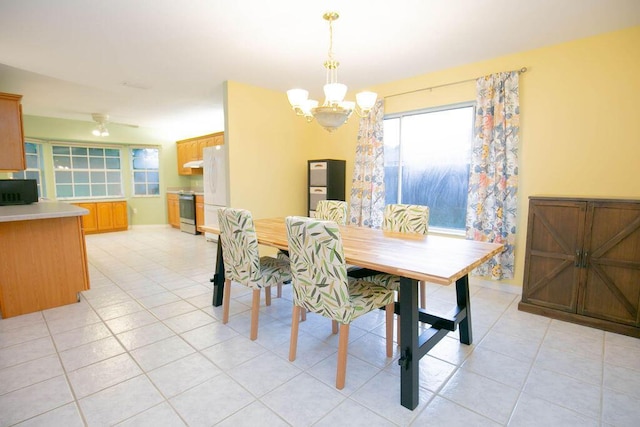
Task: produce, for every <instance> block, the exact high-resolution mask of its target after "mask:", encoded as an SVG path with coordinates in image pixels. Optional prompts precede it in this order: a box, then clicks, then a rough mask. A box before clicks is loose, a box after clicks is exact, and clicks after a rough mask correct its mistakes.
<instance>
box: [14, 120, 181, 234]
mask: <svg viewBox="0 0 640 427" xmlns="http://www.w3.org/2000/svg"><path fill="white" fill-rule="evenodd" d="M23 122H24V134H25V139H26V140H27V141H34V142H39V143H41V144H42V146H43V158H44V166H45V167H44V170H45V173H44V177H43V179H44V181H45V187H46V188H45V196H46V197H47V198H49V199H55V186H54V178H53V173H54V169H53V159H52V156H51V146H52V145H53V144H55V143H59V142H60V143H62V142H74V143H82V144H87V145H96V144H98V145H99V144H109V145H122V146H124V147H128V146H141V145H142V146H144V145H152V146H156V147H158V148H159V149H160V196H157V197H156V196H152V197H149V196H147V197H133V196H132V183H131V179H132V177H131V171H130V167H129V165H130V164H131V163H130V156H129V150H122V158H121V159H122V165H123V168H122V176H123V189H124V193H125V194H124V197H125V199H126V200H127V204H128V206H129V224H130V225H142V224H166V223H167V209H166V206H167V203H166V189H167V188H169V187H190V186H191V185H192V183H191V180H190V178H189V177H183V176H180V175H178V170H177V150H176V143H175V140H173V139H169V136H168V135H165V134H163V133H162V132H161V131H159V130H156V129H150V128H141V127H140V128H135V127H130V126H123V125H115V124H109V125H108V128H109V136H108V137H95V136H93V135H92V134H91V131H92V130H93V128H94V126H95V123H93V122H86V121H78V120H66V119H55V118H48V117H37V116H28V115H25V116H24V117H23ZM124 147H123V148H124ZM5 176H6V174H5ZM134 212H135V213H134Z"/></svg>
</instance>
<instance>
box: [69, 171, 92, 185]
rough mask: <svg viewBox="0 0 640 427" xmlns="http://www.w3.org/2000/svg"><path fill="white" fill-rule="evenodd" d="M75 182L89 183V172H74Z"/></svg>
mask: <svg viewBox="0 0 640 427" xmlns="http://www.w3.org/2000/svg"><path fill="white" fill-rule="evenodd" d="M73 182H75V183H76V184H82V183H89V172H74V173H73Z"/></svg>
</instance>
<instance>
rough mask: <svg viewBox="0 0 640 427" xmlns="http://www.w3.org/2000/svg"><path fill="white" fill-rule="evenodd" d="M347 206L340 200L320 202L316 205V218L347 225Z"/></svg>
mask: <svg viewBox="0 0 640 427" xmlns="http://www.w3.org/2000/svg"><path fill="white" fill-rule="evenodd" d="M348 210H349V204H348V203H347V202H344V201H342V200H320V201H318V204H317V205H316V218H317V219H324V220H328V221H334V222H335V223H337V224H338V225H347V216H348Z"/></svg>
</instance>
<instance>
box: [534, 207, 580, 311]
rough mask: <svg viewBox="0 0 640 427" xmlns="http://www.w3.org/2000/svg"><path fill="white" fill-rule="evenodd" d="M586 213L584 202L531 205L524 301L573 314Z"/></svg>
mask: <svg viewBox="0 0 640 427" xmlns="http://www.w3.org/2000/svg"><path fill="white" fill-rule="evenodd" d="M585 211H586V203H584V202H548V201H532V202H531V203H530V205H529V226H528V232H527V233H528V234H527V253H526V255H525V273H524V275H525V276H524V285H523V290H522V292H523V293H522V300H523V301H524V302H529V303H533V304H536V305H540V306H545V307H550V308H554V309H557V310H562V311H567V312H571V313H575V312H576V305H577V299H578V298H577V297H578V284H579V281H580V275H581V270H582V269H580V268H577V267H576V262H579V260H580V257H579V254H580V252H579V251H580V250H581V248H582V246H583V239H584V219H585Z"/></svg>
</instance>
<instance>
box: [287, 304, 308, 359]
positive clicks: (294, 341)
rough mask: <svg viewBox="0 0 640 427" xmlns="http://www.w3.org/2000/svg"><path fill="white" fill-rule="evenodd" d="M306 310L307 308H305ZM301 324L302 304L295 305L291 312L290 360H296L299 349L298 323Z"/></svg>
mask: <svg viewBox="0 0 640 427" xmlns="http://www.w3.org/2000/svg"><path fill="white" fill-rule="evenodd" d="M302 310H304V308H303V309H302ZM305 311H306V310H305ZM299 324H300V306H297V305H294V306H293V312H292V314H291V339H290V340H289V361H290V362H293V361H294V360H296V350H297V349H298V325H299Z"/></svg>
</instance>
